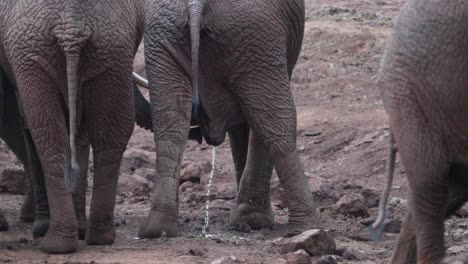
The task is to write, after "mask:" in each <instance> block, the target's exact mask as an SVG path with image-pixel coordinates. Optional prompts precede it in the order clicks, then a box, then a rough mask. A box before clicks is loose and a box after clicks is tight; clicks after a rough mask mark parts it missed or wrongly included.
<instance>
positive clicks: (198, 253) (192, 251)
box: [189, 248, 206, 257]
mask: <svg viewBox="0 0 468 264" xmlns="http://www.w3.org/2000/svg"><path fill="white" fill-rule="evenodd" d="M203 251H206V249H204V250H201V249H198V248H191V249H190V250H189V254H190V255H192V256H198V257H201V256H203V255H205V253H203Z"/></svg>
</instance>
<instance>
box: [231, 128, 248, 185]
mask: <svg viewBox="0 0 468 264" xmlns="http://www.w3.org/2000/svg"><path fill="white" fill-rule="evenodd" d="M249 134H250V128H249V126H248V125H247V124H244V125H239V126H236V127H234V128H232V129H231V130H229V141H230V145H231V152H232V159H233V160H234V167H235V169H236V182H237V190H239V185H240V181H241V178H242V173H244V168H245V164H246V162H247V151H248V146H249Z"/></svg>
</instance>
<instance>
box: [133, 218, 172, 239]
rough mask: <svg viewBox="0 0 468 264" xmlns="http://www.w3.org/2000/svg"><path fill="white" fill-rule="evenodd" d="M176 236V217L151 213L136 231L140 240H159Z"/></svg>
mask: <svg viewBox="0 0 468 264" xmlns="http://www.w3.org/2000/svg"><path fill="white" fill-rule="evenodd" d="M163 233H164V234H165V236H166V237H176V236H177V216H173V215H170V216H169V215H165V214H162V213H158V212H154V211H151V212H150V214H149V215H148V217H147V218H146V219H145V221H144V223H143V224H142V225H141V226H140V229H139V230H138V237H140V238H159V237H161V236H163Z"/></svg>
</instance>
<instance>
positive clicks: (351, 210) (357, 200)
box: [333, 193, 369, 217]
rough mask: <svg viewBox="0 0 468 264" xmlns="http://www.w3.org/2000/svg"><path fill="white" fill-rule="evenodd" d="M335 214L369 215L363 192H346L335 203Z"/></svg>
mask: <svg viewBox="0 0 468 264" xmlns="http://www.w3.org/2000/svg"><path fill="white" fill-rule="evenodd" d="M333 210H334V213H335V214H342V215H345V216H353V217H369V212H368V211H367V204H366V201H365V199H364V197H363V196H362V195H361V194H358V193H353V194H346V195H344V196H343V197H341V199H340V200H338V202H336V204H335V205H333Z"/></svg>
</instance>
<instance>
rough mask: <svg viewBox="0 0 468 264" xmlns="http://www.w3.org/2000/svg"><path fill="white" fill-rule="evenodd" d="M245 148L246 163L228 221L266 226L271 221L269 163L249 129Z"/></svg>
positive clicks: (257, 226) (269, 225)
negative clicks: (246, 154)
mask: <svg viewBox="0 0 468 264" xmlns="http://www.w3.org/2000/svg"><path fill="white" fill-rule="evenodd" d="M248 149H249V151H248V158H247V165H246V167H245V170H244V173H243V174H242V178H241V180H240V185H239V190H238V192H237V196H236V202H235V204H234V208H232V209H231V215H230V221H231V223H232V224H234V225H236V226H238V225H239V224H241V223H245V224H247V225H249V226H250V227H251V228H252V229H262V228H269V227H272V226H273V224H274V222H275V221H274V216H273V211H272V210H271V203H270V181H271V175H272V173H273V164H272V162H271V159H270V157H269V153H268V149H267V148H266V147H265V145H264V144H263V143H262V142H260V140H259V139H258V138H257V136H255V134H253V133H252V135H251V136H250V142H249V147H248Z"/></svg>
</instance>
